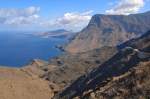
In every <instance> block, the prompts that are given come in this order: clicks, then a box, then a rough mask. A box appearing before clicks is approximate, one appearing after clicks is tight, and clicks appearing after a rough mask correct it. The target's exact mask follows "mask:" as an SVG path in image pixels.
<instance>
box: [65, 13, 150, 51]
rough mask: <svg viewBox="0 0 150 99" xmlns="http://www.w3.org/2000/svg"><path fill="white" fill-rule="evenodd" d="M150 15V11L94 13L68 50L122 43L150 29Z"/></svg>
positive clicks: (89, 48)
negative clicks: (112, 13) (119, 13)
mask: <svg viewBox="0 0 150 99" xmlns="http://www.w3.org/2000/svg"><path fill="white" fill-rule="evenodd" d="M149 15H150V12H146V13H141V14H131V15H128V16H124V15H102V14H97V15H94V16H93V17H92V19H91V21H90V22H89V24H88V26H87V27H86V28H84V29H83V30H82V31H81V32H79V33H78V35H76V37H75V38H74V39H73V40H72V41H71V42H70V44H68V46H67V47H66V51H68V52H70V53H79V52H86V51H89V50H92V49H95V48H100V47H102V46H116V45H118V44H121V43H123V42H125V41H127V40H129V39H131V38H134V37H137V36H139V35H141V34H142V33H145V32H147V31H148V30H149V28H150V18H149Z"/></svg>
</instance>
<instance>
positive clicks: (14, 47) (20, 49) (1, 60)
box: [0, 32, 66, 67]
mask: <svg viewBox="0 0 150 99" xmlns="http://www.w3.org/2000/svg"><path fill="white" fill-rule="evenodd" d="M31 34H32V33H29V32H0V66H12V67H21V66H24V65H26V64H28V63H29V62H30V61H31V60H33V59H43V60H49V59H50V58H52V57H55V56H57V55H60V54H61V53H62V52H61V51H60V50H59V49H57V48H55V46H56V45H60V44H64V43H65V42H66V39H65V38H42V37H37V36H33V35H31Z"/></svg>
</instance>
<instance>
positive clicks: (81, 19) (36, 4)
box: [0, 0, 150, 31]
mask: <svg viewBox="0 0 150 99" xmlns="http://www.w3.org/2000/svg"><path fill="white" fill-rule="evenodd" d="M149 10H150V0H0V30H35V29H37V30H43V31H44V30H53V29H59V28H65V29H69V30H75V31H76V30H80V29H82V28H83V27H85V26H86V25H87V24H88V22H89V20H90V18H91V16H92V15H94V14H100V13H101V14H124V15H128V14H134V13H138V12H145V11H149ZM5 15H6V16H5Z"/></svg>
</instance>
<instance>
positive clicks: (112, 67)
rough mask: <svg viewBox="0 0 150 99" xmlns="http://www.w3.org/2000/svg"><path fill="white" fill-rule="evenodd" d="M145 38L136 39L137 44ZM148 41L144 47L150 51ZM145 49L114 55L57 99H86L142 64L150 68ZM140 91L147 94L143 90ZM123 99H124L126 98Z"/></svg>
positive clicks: (131, 49) (123, 51)
mask: <svg viewBox="0 0 150 99" xmlns="http://www.w3.org/2000/svg"><path fill="white" fill-rule="evenodd" d="M148 35H150V33H148V34H146V36H145V35H143V36H145V38H148V37H149V36H148ZM143 36H142V37H140V38H141V39H140V38H138V39H136V41H135V42H139V41H141V40H142V38H143ZM147 40H148V41H147V43H145V44H146V45H147V46H146V47H143V49H145V48H147V49H148V50H150V49H149V46H150V45H149V42H150V39H149V38H148V39H147ZM141 43H144V42H139V43H135V44H136V45H138V44H140V45H141ZM143 49H140V50H141V51H140V50H138V49H135V48H132V47H128V46H126V47H125V48H123V49H122V50H120V51H119V52H118V53H117V54H116V55H114V56H113V57H112V58H110V59H109V60H108V61H106V62H105V63H104V64H102V65H100V66H99V67H98V68H95V69H94V70H92V71H91V72H89V73H87V74H85V75H83V76H81V77H79V78H78V79H77V80H76V81H75V82H73V83H72V84H71V85H70V86H69V87H68V88H66V89H65V90H64V91H63V92H61V93H60V94H58V96H56V99H57V98H58V97H59V98H61V99H72V98H75V97H78V98H83V99H86V98H85V96H86V95H89V94H90V93H91V92H95V91H96V90H98V91H99V89H101V88H103V87H107V84H108V83H110V82H111V81H113V79H114V78H116V77H122V76H123V75H124V74H126V73H128V72H130V71H132V70H134V68H136V67H137V68H140V67H138V66H141V65H140V63H141V62H142V63H143V64H144V63H147V62H148V64H147V65H142V66H144V67H145V66H150V64H149V59H150V53H148V52H144V50H143ZM146 68H149V67H145V69H146ZM147 70H148V71H147V73H148V72H149V69H147ZM146 77H147V78H148V77H149V76H148V75H147V76H146ZM125 80H126V79H125ZM131 80H132V79H131ZM135 80H136V78H135ZM122 82H123V81H122ZM124 83H125V82H124ZM126 84H127V85H128V84H129V83H126ZM145 85H147V83H146V82H145ZM147 86H149V85H147ZM130 87H134V86H132V85H131V86H130ZM110 90H111V89H110ZM100 91H101V90H100ZM140 91H141V92H143V93H145V92H144V91H143V90H142V89H141V90H140ZM146 92H149V91H146ZM128 93H129V92H128ZM145 94H146V93H145ZM147 95H148V94H146V96H147ZM115 96H117V95H115ZM115 96H114V97H115ZM99 97H101V95H99ZM130 97H131V96H130ZM122 98H123V99H124V97H122ZM92 99H93V98H92ZM98 99H99V98H98ZM106 99H107V98H106ZM135 99H136V98H135Z"/></svg>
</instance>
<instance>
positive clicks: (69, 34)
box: [36, 29, 75, 38]
mask: <svg viewBox="0 0 150 99" xmlns="http://www.w3.org/2000/svg"><path fill="white" fill-rule="evenodd" d="M74 34H75V33H74V32H71V31H67V30H65V29H58V30H54V31H47V32H42V33H38V34H36V36H40V37H44V38H48V37H55V38H58V37H59V38H60V37H61V38H70V37H72V36H73V35H74Z"/></svg>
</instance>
